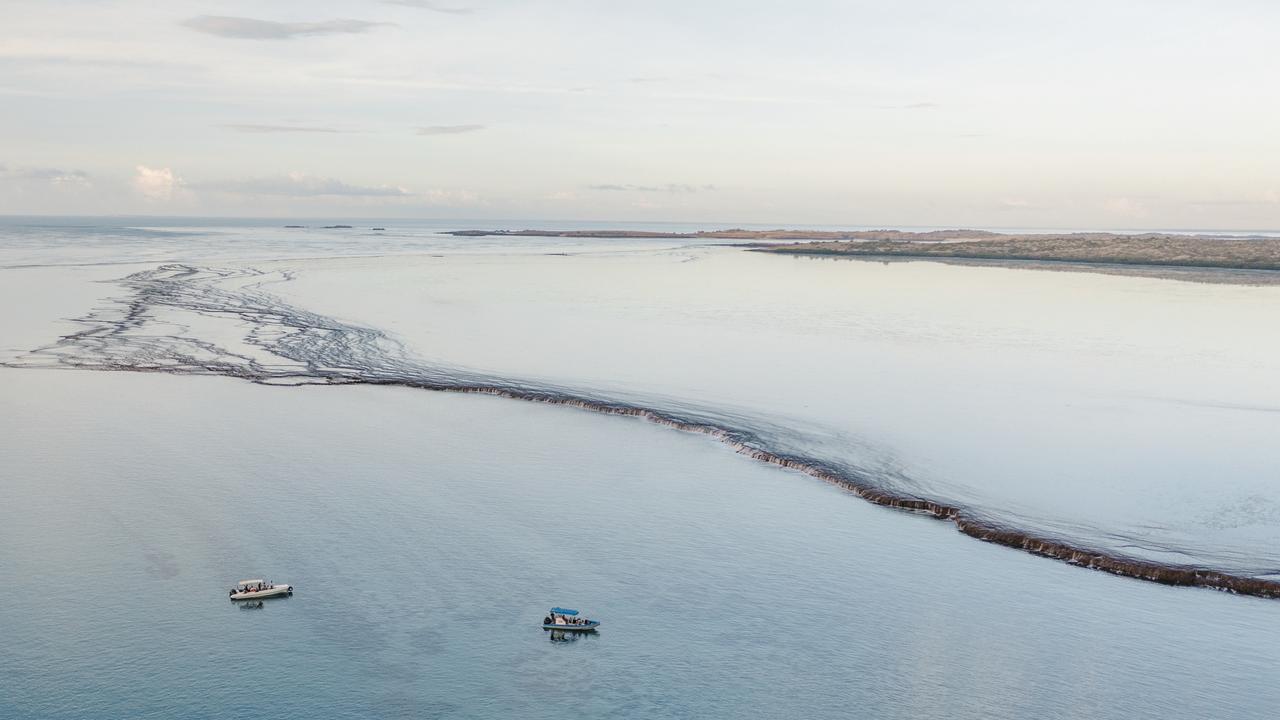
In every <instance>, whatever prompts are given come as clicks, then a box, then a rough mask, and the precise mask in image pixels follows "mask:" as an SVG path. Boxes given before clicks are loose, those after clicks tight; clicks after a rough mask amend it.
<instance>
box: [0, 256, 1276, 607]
mask: <svg viewBox="0 0 1280 720" xmlns="http://www.w3.org/2000/svg"><path fill="white" fill-rule="evenodd" d="M288 278H289V275H288V274H287V273H286V274H284V275H283V276H281V277H277V278H276V279H277V280H278V279H286V280H287V279H288ZM229 279H243V280H253V279H260V281H259V282H258V283H257V285H250V286H247V287H243V288H241V289H240V290H239V291H234V292H233V291H229V290H223V289H220V288H217V287H213V286H212V285H213V284H214V283H218V282H221V281H225V280H229ZM270 281H272V280H271V279H270V278H269V277H268V276H267V275H266V274H264V273H259V272H257V271H253V270H235V271H226V270H210V269H205V268H196V267H191V266H185V265H165V266H161V267H159V268H157V269H155V270H150V271H143V272H139V273H135V274H133V275H130V276H129V277H127V278H124V279H123V280H121V281H120V282H121V284H122V285H124V286H125V287H127V288H130V289H131V290H132V291H133V295H132V296H131V297H128V298H123V299H118V300H115V301H113V302H114V303H115V305H114V306H113V307H111V308H108V309H100V310H96V311H94V312H91V313H90V314H88V315H86V316H85V317H82V318H80V319H78V320H77V322H79V323H80V324H82V325H83V326H84V328H85V329H83V330H81V331H80V332H76V333H71V334H68V335H65V336H63V337H62V338H61V339H59V340H58V341H57V342H55V343H53V344H51V345H48V346H46V347H43V348H38V349H36V350H33V351H32V352H30V353H28V354H27V355H26V356H25V357H24V358H22V359H19V360H18V361H16V362H6V363H3V365H5V366H8V367H41V368H80V369H91V370H117V371H131V372H153V373H167V374H185V375H198V374H205V375H223V376H229V377H237V378H241V379H245V380H249V381H251V382H255V383H259V384H265V385H281V384H309V385H349V384H362V385H383V386H396V387H405V388H415V389H423V390H433V391H438V392H456V393H471V394H484V395H491V396H497V397H504V398H509V399H514V400H524V401H528V402H537V403H545V404H549V405H559V406H564V407H573V408H578V409H582V410H589V411H592V412H597V413H601V414H606V415H617V416H624V417H634V418H638V419H642V420H646V421H649V422H652V423H656V424H659V425H663V426H666V427H670V428H673V429H676V430H680V431H684V432H690V433H698V434H701V435H706V436H709V437H712V438H715V439H717V440H719V441H721V442H723V443H725V444H727V445H728V446H730V447H732V448H733V449H734V450H735V451H736V452H738V453H740V454H742V455H746V456H747V457H750V458H752V459H755V460H757V461H760V462H764V463H768V464H771V465H774V466H777V467H781V468H786V469H790V470H795V471H798V472H801V473H804V474H806V475H809V476H810V477H813V478H816V479H819V480H822V481H824V482H828V483H831V484H833V485H835V486H837V487H840V488H842V489H844V490H847V491H849V492H851V493H853V494H855V495H857V496H859V497H861V498H863V499H864V500H867V501H868V502H871V503H874V504H876V505H880V506H883V507H888V508H894V509H898V510H904V511H908V512H914V513H918V514H922V515H927V516H929V517H933V518H936V519H938V520H944V521H948V522H951V523H953V524H954V525H955V527H956V528H957V529H958V530H959V531H960V532H962V533H964V534H965V535H968V536H970V537H973V538H976V539H979V540H982V541H984V542H990V543H994V544H998V545H1004V546H1006V547H1010V548H1015V549H1019V550H1023V551H1025V552H1028V553H1031V554H1034V555H1040V556H1042V557H1048V558H1053V559H1056V560H1061V561H1064V562H1066V563H1069V564H1072V565H1076V566H1079V567H1085V568H1090V569H1093V570H1100V571H1103V572H1108V573H1111V574H1113V575H1120V576H1124V577H1130V578H1136V579H1141V580H1147V581H1150V582H1156V583H1161V584H1164V585H1173V586H1186V587H1201V588H1211V589H1215V590H1221V591H1225V592H1230V593H1236V594H1240V595H1251V596H1256V597H1263V598H1280V581H1278V580H1270V579H1266V578H1262V577H1252V576H1248V575H1240V574H1233V573H1231V572H1226V571H1222V570H1215V569H1212V568H1207V567H1195V566H1187V565H1175V564H1165V563H1159V562H1153V561H1150V560H1142V559H1137V558H1133V557H1126V556H1124V555H1122V554H1119V553H1113V552H1107V551H1102V550H1098V549H1092V548H1088V547H1084V546H1081V545H1078V544H1075V543H1072V542H1070V541H1068V540H1064V539H1060V538H1054V537H1049V536H1047V535H1043V534H1036V533H1035V532H1032V531H1028V530H1023V529H1020V528H1013V527H1008V526H1005V525H1003V524H1000V523H997V522H993V521H989V520H986V519H984V518H982V517H979V516H978V514H977V513H974V512H971V511H968V510H966V509H965V508H964V507H961V506H959V505H955V504H950V503H947V502H944V501H939V500H932V499H929V498H927V497H920V496H918V495H915V494H912V493H910V492H907V491H904V490H901V489H895V488H889V487H885V486H884V485H885V483H883V482H880V483H877V481H876V479H875V476H874V475H873V474H872V473H868V472H860V471H859V469H857V468H856V467H853V466H843V465H839V464H836V463H832V462H827V461H824V460H822V459H820V458H818V457H814V456H811V455H804V454H800V453H788V452H785V451H783V450H780V449H769V447H768V442H767V440H766V439H765V438H763V437H762V436H761V435H760V434H759V433H756V432H753V431H751V430H749V429H745V428H734V427H732V426H731V425H728V424H719V423H717V422H715V421H714V420H711V419H708V416H707V414H705V413H699V412H685V413H682V412H679V411H673V410H661V409H657V408H654V407H646V406H644V405H640V404H632V403H628V402H623V401H618V400H610V399H604V398H599V397H590V396H587V395H584V394H582V393H581V392H580V391H574V390H572V389H569V388H560V387H555V386H551V385H545V384H543V385H521V384H519V383H518V382H515V381H511V380H507V379H504V378H498V377H493V376H487V375H483V374H480V373H473V372H467V371H464V370H459V369H452V368H442V367H435V366H431V365H426V364H424V363H421V362H419V361H417V360H414V359H412V358H410V357H408V356H407V355H405V354H404V353H403V352H402V351H401V349H400V348H399V346H398V345H397V344H396V343H394V341H392V340H391V339H389V338H387V337H386V336H385V335H384V334H382V333H381V332H379V331H377V330H374V329H372V328H366V327H359V326H354V325H348V324H345V323H342V322H339V321H337V320H334V319H332V318H328V317H325V316H322V315H318V314H315V313H311V312H308V311H305V310H301V309H298V308H293V307H291V306H289V305H287V304H285V303H283V302H282V301H280V300H279V299H278V298H275V297H274V296H271V295H268V294H266V293H263V292H260V291H258V290H257V289H256V288H257V286H258V285H261V284H263V283H265V282H270ZM163 308H168V309H176V310H182V311H187V312H191V313H195V314H197V315H200V316H204V317H212V318H224V319H229V320H234V321H237V322H239V323H243V324H244V325H245V326H247V327H248V328H249V330H248V331H247V332H246V335H245V337H244V341H245V343H246V344H247V345H249V346H252V347H255V348H257V349H259V350H262V351H263V352H265V353H267V354H268V355H270V356H271V357H270V358H269V359H264V358H259V357H251V356H249V355H246V354H245V353H243V352H232V351H229V350H227V349H225V348H222V347H219V346H218V345H216V344H214V343H211V342H208V341H205V340H201V339H198V338H192V337H182V336H177V335H162V334H157V333H152V332H147V331H146V330H147V329H148V328H147V324H148V323H149V322H151V321H152V319H153V318H154V317H155V314H154V313H153V310H155V309H163ZM166 322H169V323H171V322H172V320H171V319H168V320H166ZM268 360H269V361H268ZM721 414H723V413H721Z"/></svg>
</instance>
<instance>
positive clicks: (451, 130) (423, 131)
mask: <svg viewBox="0 0 1280 720" xmlns="http://www.w3.org/2000/svg"><path fill="white" fill-rule="evenodd" d="M483 129H484V125H427V126H425V127H420V128H418V130H417V132H418V134H419V135H457V134H459V133H469V132H475V131H476V130H483Z"/></svg>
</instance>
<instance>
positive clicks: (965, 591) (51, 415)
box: [0, 371, 1280, 718]
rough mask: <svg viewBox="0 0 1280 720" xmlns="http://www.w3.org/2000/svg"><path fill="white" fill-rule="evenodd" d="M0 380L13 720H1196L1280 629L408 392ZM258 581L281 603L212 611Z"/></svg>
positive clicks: (484, 404) (455, 399) (765, 473)
mask: <svg viewBox="0 0 1280 720" xmlns="http://www.w3.org/2000/svg"><path fill="white" fill-rule="evenodd" d="M15 376H20V377H15ZM0 382H3V383H5V385H4V391H5V392H4V394H3V397H5V398H6V405H7V410H9V411H7V412H5V413H4V414H3V420H2V421H0V422H2V423H3V427H0V431H2V432H3V433H4V437H5V438H6V443H8V444H9V447H20V448H23V451H22V452H21V453H19V454H18V455H17V456H16V458H14V459H15V460H16V462H14V461H11V462H9V463H7V468H6V470H7V474H8V475H9V480H8V481H7V482H6V483H5V484H4V486H3V490H0V493H2V494H3V497H0V540H3V547H4V548H5V550H4V554H5V562H4V563H3V565H2V566H0V568H2V569H0V582H3V583H4V586H5V587H8V588H23V587H28V586H32V585H34V584H37V583H38V584H39V585H40V587H41V589H40V592H38V593H24V592H17V593H12V594H11V595H10V597H9V599H8V600H7V601H6V602H5V603H4V604H3V605H0V627H4V628H5V630H6V632H5V635H6V642H5V643H4V645H3V647H2V648H0V675H3V676H4V677H5V678H6V683H5V688H6V690H5V693H4V694H3V695H2V696H0V698H2V699H0V715H3V716H5V717H112V716H117V717H118V716H130V717H172V716H175V715H181V716H184V717H217V716H226V715H227V714H239V713H246V712H251V711H252V710H253V708H254V706H255V705H256V704H258V703H262V702H267V703H269V704H271V705H272V706H274V707H281V708H284V709H285V715H286V716H290V717H293V716H299V717H301V716H306V717H316V716H323V717H369V716H374V717H386V716H396V715H406V716H411V717H433V716H439V717H565V716H578V717H599V716H613V717H689V716H718V717H781V716H788V717H843V716H847V715H848V714H850V713H855V714H860V715H864V716H870V717H904V718H906V717H948V718H957V717H973V718H979V717H981V718H992V717H1007V718H1021V717H1064V718H1065V717H1090V718H1097V717H1117V718H1135V717H1151V718H1156V717H1188V718H1190V717H1269V716H1270V709H1271V708H1272V707H1274V706H1275V703H1276V702H1278V701H1280V694H1277V689H1276V688H1277V685H1276V683H1275V679H1276V675H1275V667H1276V665H1275V663H1276V661H1277V660H1280V654H1278V651H1277V650H1276V648H1277V647H1280V644H1278V642H1277V641H1280V636H1278V635H1277V632H1276V630H1275V628H1276V627H1280V625H1278V624H1277V623H1278V621H1280V604H1277V603H1275V602H1271V601H1265V600H1256V599H1248V598H1232V597H1227V596H1223V595H1220V594H1218V593H1212V592H1207V591H1198V590H1177V589H1170V588H1166V587H1163V586H1157V585H1151V584H1147V583H1139V582H1134V581H1130V580H1125V579H1122V578H1116V577H1112V576H1108V575H1104V574H1101V573H1096V572H1090V571H1086V570H1081V569H1077V568H1072V567H1069V566H1066V565H1062V564H1059V563H1053V562H1046V561H1043V560H1040V559H1037V558H1034V557H1030V556H1026V555H1022V554H1020V553H1015V552H1011V551H1008V550H1005V549H1002V548H999V547H995V546H991V545H986V544H983V543H978V542H972V541H966V540H964V539H963V538H960V537H959V536H957V535H956V534H955V533H954V532H953V531H951V530H949V529H948V528H947V526H946V525H945V524H942V523H937V522H934V521H930V520H927V519H924V518H915V517H911V516H906V515H903V514H901V513H897V512H892V511H888V510H884V509H880V508H876V507H873V506H870V505H867V504H866V503H862V502H858V501H856V500H854V499H852V498H848V497H843V493H841V492H840V491H839V490H837V489H835V488H832V487H830V486H828V485H826V484H823V483H820V482H816V481H813V480H811V479H809V478H806V477H804V476H799V475H796V474H794V473H789V472H785V471H779V470H776V469H773V468H769V467H767V466H761V465H759V464H757V463H754V462H752V461H750V460H748V459H746V458H743V457H741V456H739V455H736V454H733V453H731V452H729V451H727V450H726V449H725V448H723V447H722V446H720V445H718V444H715V443H709V442H707V441H706V440H705V439H703V438H700V437H697V436H690V435H686V434H682V433H678V432H673V431H669V430H665V429H662V428H658V427H655V426H652V425H649V424H646V423H642V422H639V421H636V420H630V419H623V418H600V417H596V416H593V415H590V414H586V413H581V412H577V411H573V410H568V409H560V408H552V407H545V406H538V405H531V404H526V403H517V402H511V401H504V400H501V399H496V398H476V397H466V396H454V395H441V394H438V393H429V392H423V391H413V390H406V389H395V388H361V387H337V388H268V387H260V386H254V385H250V384H246V383H241V382H237V381H233V380H228V379H220V378H174V377H164V376H154V375H137V374H119V373H89V372H76V371H65V372H62V371H60V372H51V371H28V372H24V373H18V372H16V371H15V372H5V373H3V374H2V375H0ZM193 437H198V438H199V440H198V441H195V442H193ZM68 438H73V439H74V442H70V443H69V442H67V439H68ZM259 573H262V574H266V575H268V576H269V577H274V578H278V579H280V580H285V581H288V582H290V583H293V584H294V586H295V588H296V594H295V596H294V597H293V598H291V599H286V600H279V601H270V602H267V603H265V605H264V607H263V608H262V609H260V610H258V609H252V610H246V609H240V608H238V607H237V606H236V605H234V604H232V603H231V602H229V601H228V600H227V599H226V595H225V593H226V587H227V586H228V585H229V583H231V582H233V581H234V580H236V579H238V578H239V577H240V576H242V575H256V574H259ZM561 603H564V604H570V605H580V606H581V607H582V609H584V610H586V611H588V612H590V613H591V614H592V615H594V616H596V617H599V618H601V619H602V620H603V621H604V623H605V625H604V627H603V628H602V630H601V631H600V632H599V633H598V634H597V635H596V636H592V637H585V638H582V639H580V640H577V641H574V642H554V641H553V639H552V638H551V637H550V635H549V634H548V633H545V632H544V631H542V630H541V629H540V628H539V627H538V622H539V621H540V618H541V615H542V613H543V611H544V610H545V608H546V607H547V606H549V605H552V604H561Z"/></svg>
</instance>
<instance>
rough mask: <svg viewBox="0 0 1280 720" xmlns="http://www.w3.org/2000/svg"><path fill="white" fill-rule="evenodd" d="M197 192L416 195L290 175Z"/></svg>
mask: <svg viewBox="0 0 1280 720" xmlns="http://www.w3.org/2000/svg"><path fill="white" fill-rule="evenodd" d="M191 187H192V189H195V190H211V191H214V192H225V193H236V194H242V195H285V196H290V197H318V196H325V195H328V196H345V197H389V198H397V197H398V198H403V197H411V196H412V195H413V193H412V192H411V191H409V190H407V189H405V188H402V187H398V186H395V185H352V184H350V183H346V182H343V181H341V180H337V179H335V178H326V177H320V176H317V175H308V174H306V173H301V172H291V173H289V174H288V175H276V176H269V177H257V178H245V179H241V180H218V181H211V182H201V183H194V184H192V185H191Z"/></svg>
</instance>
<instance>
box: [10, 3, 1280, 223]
mask: <svg viewBox="0 0 1280 720" xmlns="http://www.w3.org/2000/svg"><path fill="white" fill-rule="evenodd" d="M0 2H2V3H3V20H4V21H3V22H0V103H2V104H3V108H4V112H3V113H0V213H54V214H60V213H67V214H74V213H153V214H191V215H209V214H226V215H279V216H291V215H326V216H341V215H352V216H387V217H392V216H400V217H410V216H418V217H492V218H565V219H618V220H678V221H700V220H701V221H707V222H715V221H720V222H744V223H746V222H764V223H777V224H780V225H785V224H788V223H792V224H798V223H821V224H849V225H868V224H872V225H877V224H884V225H978V226H1006V227H1009V226H1012V227H1018V226H1022V227H1187V228H1224V229H1230V228H1236V229H1246V228H1250V229H1252V228H1280V162H1278V160H1280V133H1278V132H1277V131H1276V130H1275V127H1276V126H1278V125H1280V94H1277V93H1276V92H1275V91H1274V87H1275V78H1276V77H1277V76H1278V75H1280V73H1278V71H1280V49H1278V48H1277V45H1276V43H1275V32H1276V29H1277V28H1280V7H1277V5H1276V4H1275V3H1269V2H1262V1H1250V0H1238V1H1236V2H1197V1H1191V0H1162V1H1160V2H1155V1H1149V2H1144V1H1130V2H1123V3H1119V2H1093V1H1089V0H1085V1H1077V2H1070V3H1067V2H1033V1H1029V0H1022V1H1012V0H1006V1H996V0H988V1H982V2H955V1H917V2H899V3H885V2H875V3H871V2H825V1H814V2H800V1H794V2H749V1H746V0H743V1H741V2H690V1H689V0H685V1H684V2H672V1H668V0H651V1H649V2H644V3H614V2H603V1H601V0H596V1H594V2H589V1H586V0H582V1H579V0H563V1H558V2H550V1H534V2H516V1H514V0H448V1H445V0H442V1H441V2H417V1H415V0H400V1H398V2H388V1H380V0H346V1H342V2H339V1H336V0H324V1H319V2H291V1H286V0H279V1H273V2H261V1H259V2H238V1H235V0H230V1H223V2H212V1H211V0H206V1H205V2H192V1H188V0H173V1H170V2H164V3H157V2H142V1H135V0H64V1H62V2H50V1H49V0H41V1H36V0H0Z"/></svg>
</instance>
